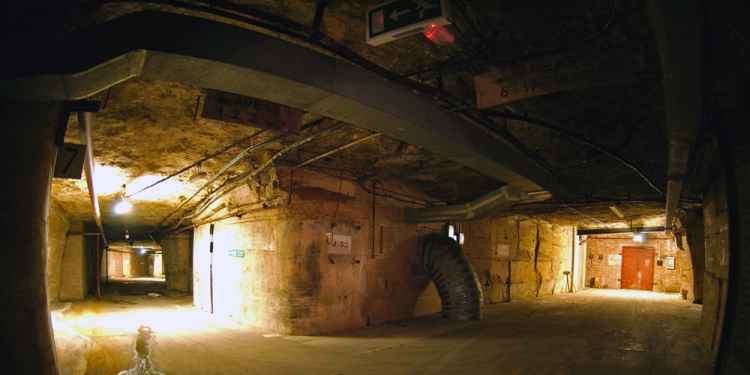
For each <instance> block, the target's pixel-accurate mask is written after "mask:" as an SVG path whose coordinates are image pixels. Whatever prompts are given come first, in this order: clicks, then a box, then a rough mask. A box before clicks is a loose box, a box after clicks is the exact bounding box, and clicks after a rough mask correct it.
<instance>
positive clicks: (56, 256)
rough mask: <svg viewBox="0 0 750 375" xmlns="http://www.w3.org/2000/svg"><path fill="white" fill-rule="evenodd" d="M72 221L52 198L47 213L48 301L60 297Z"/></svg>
mask: <svg viewBox="0 0 750 375" xmlns="http://www.w3.org/2000/svg"><path fill="white" fill-rule="evenodd" d="M69 229H70V221H69V220H68V218H67V213H66V212H65V211H64V210H63V209H62V207H60V205H59V204H57V203H56V202H55V201H54V200H50V206H49V213H48V214H47V267H46V272H47V278H46V280H47V301H49V302H57V301H58V300H59V299H60V278H61V273H60V272H61V270H62V260H63V253H64V252H65V243H66V240H67V234H68V230H69Z"/></svg>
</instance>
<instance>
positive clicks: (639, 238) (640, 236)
mask: <svg viewBox="0 0 750 375" xmlns="http://www.w3.org/2000/svg"><path fill="white" fill-rule="evenodd" d="M633 242H638V243H643V242H646V233H642V232H636V233H633Z"/></svg>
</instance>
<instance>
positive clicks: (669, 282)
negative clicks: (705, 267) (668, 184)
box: [586, 233, 692, 293]
mask: <svg viewBox="0 0 750 375" xmlns="http://www.w3.org/2000/svg"><path fill="white" fill-rule="evenodd" d="M647 236H648V237H647V240H646V241H645V242H644V243H638V242H634V241H633V240H632V236H630V235H627V234H611V235H597V236H589V237H588V239H587V248H588V253H587V257H586V282H587V286H589V287H591V286H593V285H592V279H593V278H595V277H596V278H599V286H600V287H601V288H607V289H619V288H620V287H621V285H620V277H621V262H620V263H619V264H614V265H611V264H609V256H610V255H612V254H619V255H620V256H622V247H623V246H635V247H646V248H651V249H653V250H654V258H655V264H654V285H653V287H654V289H653V290H654V291H656V292H670V293H678V292H680V291H681V290H682V288H683V287H685V288H690V289H692V286H691V285H692V266H691V260H690V253H689V251H688V249H687V247H685V250H680V249H679V248H678V247H677V245H676V244H675V241H674V240H673V239H672V237H671V236H669V235H666V234H660V233H648V234H647ZM668 256H673V257H675V269H674V270H669V269H667V268H666V267H665V265H664V264H663V263H662V265H659V260H663V259H664V257H668ZM686 291H689V289H686Z"/></svg>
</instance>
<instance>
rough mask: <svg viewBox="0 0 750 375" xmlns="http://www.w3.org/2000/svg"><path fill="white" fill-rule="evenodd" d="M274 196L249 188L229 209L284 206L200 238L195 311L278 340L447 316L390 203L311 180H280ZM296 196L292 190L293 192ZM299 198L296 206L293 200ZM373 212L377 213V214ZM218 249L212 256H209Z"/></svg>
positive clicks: (352, 186)
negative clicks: (433, 315) (264, 330)
mask: <svg viewBox="0 0 750 375" xmlns="http://www.w3.org/2000/svg"><path fill="white" fill-rule="evenodd" d="M274 176H280V177H278V180H276V181H277V182H272V181H270V182H268V183H270V184H271V185H273V186H277V187H278V189H277V191H276V192H269V191H268V189H258V187H257V186H253V184H250V186H249V187H248V188H243V189H241V190H238V191H237V192H236V193H235V194H233V195H232V196H231V197H229V198H228V200H226V201H225V202H224V203H225V204H226V206H230V207H231V206H233V205H235V206H239V205H242V204H245V205H251V206H252V204H251V203H252V202H257V201H259V200H266V201H269V200H271V201H272V200H274V199H276V198H278V197H275V196H274V195H277V194H280V195H283V196H284V199H283V200H282V203H281V204H276V206H275V207H273V208H263V206H262V205H261V206H258V208H257V209H255V210H252V211H250V212H246V213H245V214H243V215H242V217H235V218H233V219H229V220H223V221H219V222H215V223H214V224H213V225H214V229H213V230H214V232H213V237H212V236H211V234H210V231H211V228H210V227H211V225H210V224H205V225H201V226H199V227H197V228H196V229H195V231H194V241H193V244H194V246H193V267H194V273H193V275H194V280H193V283H194V299H195V304H196V305H197V306H199V307H201V308H203V309H205V310H209V309H210V308H211V298H212V295H213V308H214V312H216V313H217V314H220V315H224V316H231V317H232V318H234V319H236V320H239V321H241V322H244V323H249V324H252V325H256V326H260V327H264V328H267V329H271V330H274V331H278V332H285V333H296V334H319V333H325V332H334V331H341V330H347V329H354V328H358V327H362V326H365V325H368V324H376V323H379V322H384V321H389V320H398V319H405V318H410V317H413V316H415V315H419V314H425V313H434V312H438V311H439V310H440V300H439V298H438V297H437V293H435V291H434V287H432V288H433V289H432V290H431V289H430V282H429V279H428V278H427V276H426V275H425V274H424V272H423V271H422V269H421V268H420V267H418V263H417V260H416V257H417V254H418V252H419V244H418V237H419V235H420V234H421V233H426V232H427V231H429V230H435V229H436V228H435V227H433V228H428V227H425V226H419V225H413V224H406V223H404V221H403V215H402V212H403V211H402V209H401V208H400V207H398V204H396V203H395V202H393V201H392V200H391V199H388V198H382V197H376V198H375V202H374V204H373V196H372V195H371V194H369V193H368V192H367V191H365V190H364V189H363V188H362V187H360V186H358V185H357V184H356V183H354V182H351V181H348V180H342V179H338V178H332V177H329V176H325V175H322V174H317V173H313V172H308V171H295V172H294V176H293V178H292V177H291V174H290V173H288V172H286V171H284V172H279V173H278V174H274ZM290 187H291V189H290ZM290 190H291V192H292V193H291V196H289V194H288V192H289V191H290ZM373 207H374V209H373ZM212 240H213V249H214V252H213V255H212V254H211V253H210V248H211V241H212Z"/></svg>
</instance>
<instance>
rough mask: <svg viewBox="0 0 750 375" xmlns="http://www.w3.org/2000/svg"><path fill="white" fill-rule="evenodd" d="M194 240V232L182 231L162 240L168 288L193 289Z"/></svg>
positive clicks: (188, 290) (182, 290)
mask: <svg viewBox="0 0 750 375" xmlns="http://www.w3.org/2000/svg"><path fill="white" fill-rule="evenodd" d="M192 241H193V234H192V233H181V234H177V235H173V236H169V237H167V238H164V239H162V240H161V247H162V249H163V251H164V253H163V254H164V258H163V259H164V273H165V276H166V278H167V288H168V289H171V290H177V291H181V292H190V291H192V272H193V271H192V254H191V252H192V246H193V242H192Z"/></svg>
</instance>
